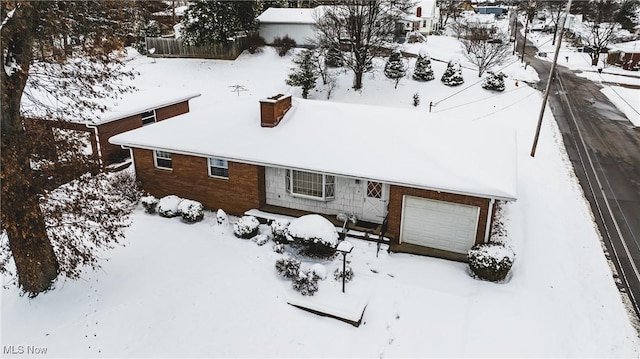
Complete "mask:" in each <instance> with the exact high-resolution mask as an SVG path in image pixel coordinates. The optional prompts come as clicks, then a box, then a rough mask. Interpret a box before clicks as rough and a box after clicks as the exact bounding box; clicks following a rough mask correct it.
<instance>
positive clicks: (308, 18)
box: [258, 6, 326, 24]
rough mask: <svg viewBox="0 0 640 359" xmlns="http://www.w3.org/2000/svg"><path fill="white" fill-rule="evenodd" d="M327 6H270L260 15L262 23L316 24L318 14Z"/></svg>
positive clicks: (259, 19) (259, 18)
mask: <svg viewBox="0 0 640 359" xmlns="http://www.w3.org/2000/svg"><path fill="white" fill-rule="evenodd" d="M325 8H326V7H325V6H316V7H314V8H311V9H309V8H277V7H270V8H268V9H267V10H265V11H264V12H263V13H262V14H260V15H259V16H258V21H260V22H261V23H287V24H315V22H316V16H318V15H320V14H322V12H323V11H324V9H325Z"/></svg>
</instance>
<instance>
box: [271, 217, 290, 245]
mask: <svg viewBox="0 0 640 359" xmlns="http://www.w3.org/2000/svg"><path fill="white" fill-rule="evenodd" d="M270 227H271V233H272V234H273V241H274V242H276V243H286V242H287V228H288V227H289V221H287V220H277V219H276V220H274V221H273V222H271V225H270Z"/></svg>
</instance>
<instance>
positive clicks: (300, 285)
mask: <svg viewBox="0 0 640 359" xmlns="http://www.w3.org/2000/svg"><path fill="white" fill-rule="evenodd" d="M318 279H319V278H318V276H317V275H316V274H315V273H314V272H313V271H311V270H310V271H299V272H298V275H297V276H295V277H294V278H293V280H292V281H291V285H292V286H293V290H295V291H296V292H299V293H300V294H302V295H313V294H314V293H315V292H317V291H318Z"/></svg>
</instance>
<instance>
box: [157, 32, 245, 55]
mask: <svg viewBox="0 0 640 359" xmlns="http://www.w3.org/2000/svg"><path fill="white" fill-rule="evenodd" d="M145 42H146V44H147V52H149V51H148V50H150V49H155V51H154V53H153V54H150V53H149V54H148V55H147V56H151V57H194V58H200V59H223V60H233V59H235V58H236V57H238V56H239V55H240V54H241V53H242V51H244V50H245V49H246V48H247V41H246V37H239V38H237V39H236V40H234V41H229V42H228V43H219V44H214V45H210V46H185V45H183V44H182V40H180V39H172V38H161V37H147V38H145Z"/></svg>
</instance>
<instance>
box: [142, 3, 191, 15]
mask: <svg viewBox="0 0 640 359" xmlns="http://www.w3.org/2000/svg"><path fill="white" fill-rule="evenodd" d="M187 8H189V6H187V5H183V6H177V7H176V10H175V11H176V16H183V15H184V13H185V11H187ZM151 15H153V16H173V9H166V10H163V11H158V12H154V13H153V14H151Z"/></svg>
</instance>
